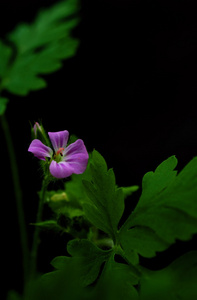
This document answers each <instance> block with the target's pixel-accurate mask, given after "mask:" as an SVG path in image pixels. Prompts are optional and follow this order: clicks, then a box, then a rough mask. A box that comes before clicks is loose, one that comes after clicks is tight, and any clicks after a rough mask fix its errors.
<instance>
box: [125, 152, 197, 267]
mask: <svg viewBox="0 0 197 300" xmlns="http://www.w3.org/2000/svg"><path fill="white" fill-rule="evenodd" d="M176 164H177V159H176V158H175V157H174V156H172V157H170V158H168V159H167V160H165V161H164V162H163V163H161V164H160V165H159V166H158V167H157V169H156V170H155V172H154V173H153V172H148V173H147V174H145V176H144V178H143V182H142V195H141V197H140V199H139V202H138V204H137V206H136V208H135V210H134V212H133V213H132V214H131V215H130V216H129V218H128V220H127V221H126V222H125V224H124V225H123V227H122V228H121V230H120V243H121V245H122V247H123V249H124V251H125V254H126V256H127V257H128V259H130V257H131V256H132V254H133V251H134V252H135V253H139V254H140V255H142V256H144V257H153V256H155V255H156V252H157V251H163V250H165V249H166V248H168V247H169V246H170V245H171V244H173V243H174V242H175V241H176V239H180V240H189V239H190V238H191V237H192V234H194V233H196V232H197V202H196V195H197V158H194V159H193V160H192V161H190V163H189V164H188V165H187V166H186V167H185V168H184V169H183V170H182V171H181V172H180V173H179V174H178V175H177V176H176V173H177V172H176V171H174V168H175V167H176ZM131 262H132V263H134V262H133V261H131Z"/></svg>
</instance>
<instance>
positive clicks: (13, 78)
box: [3, 0, 79, 96]
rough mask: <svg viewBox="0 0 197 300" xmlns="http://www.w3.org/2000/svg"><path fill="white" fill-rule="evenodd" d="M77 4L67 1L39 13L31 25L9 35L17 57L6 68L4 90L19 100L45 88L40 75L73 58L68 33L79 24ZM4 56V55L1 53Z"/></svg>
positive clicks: (72, 43)
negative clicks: (62, 61)
mask: <svg viewBox="0 0 197 300" xmlns="http://www.w3.org/2000/svg"><path fill="white" fill-rule="evenodd" d="M78 9H79V8H78V1H77V0H67V1H63V2H60V3H57V4H55V5H54V6H53V7H52V8H50V9H48V10H46V11H43V12H41V13H40V14H39V15H38V17H37V18H36V20H35V22H34V23H33V24H30V25H28V24H20V25H19V26H17V28H16V29H15V30H14V31H13V32H12V33H11V34H10V35H9V39H10V40H11V41H12V42H13V43H15V45H16V48H17V55H16V58H15V61H14V62H13V64H12V65H11V66H10V67H9V70H8V72H7V77H6V80H4V81H3V88H5V89H7V90H8V91H9V92H12V93H14V94H18V95H21V96H25V95H27V94H28V93H29V92H30V91H31V90H37V89H41V88H44V87H45V86H46V82H45V80H44V79H43V78H42V77H40V76H39V75H41V74H48V73H51V72H54V71H56V70H58V69H59V68H61V66H62V63H61V60H63V59H66V58H69V57H71V56H72V55H74V54H75V52H76V49H77V46H78V41H77V40H76V39H74V38H72V37H71V34H70V32H71V30H72V29H73V28H74V27H75V26H76V24H77V23H78V18H76V17H73V15H74V14H76V13H77V12H78ZM4 52H5V51H4Z"/></svg>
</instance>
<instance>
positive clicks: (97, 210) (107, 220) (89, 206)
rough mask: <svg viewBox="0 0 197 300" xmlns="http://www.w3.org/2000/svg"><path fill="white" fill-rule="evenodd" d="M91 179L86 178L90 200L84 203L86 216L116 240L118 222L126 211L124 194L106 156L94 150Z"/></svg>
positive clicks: (84, 182)
mask: <svg viewBox="0 0 197 300" xmlns="http://www.w3.org/2000/svg"><path fill="white" fill-rule="evenodd" d="M90 174H91V179H90V180H84V181H83V184H84V187H85V191H86V194H87V196H88V198H89V201H88V202H85V203H83V208H84V211H85V215H86V217H87V218H88V219H89V221H90V222H91V223H92V224H93V225H95V226H96V227H97V228H99V229H101V230H102V231H104V232H106V233H107V234H109V236H110V237H111V238H112V239H113V240H114V241H116V236H117V231H118V224H119V221H120V218H121V216H122V214H123V211H124V195H123V191H122V189H121V188H117V186H116V182H115V175H114V172H113V170H112V169H109V170H108V169H107V165H106V162H105V160H104V158H103V157H102V156H101V155H100V154H99V153H98V152H97V151H93V153H92V161H91V164H90Z"/></svg>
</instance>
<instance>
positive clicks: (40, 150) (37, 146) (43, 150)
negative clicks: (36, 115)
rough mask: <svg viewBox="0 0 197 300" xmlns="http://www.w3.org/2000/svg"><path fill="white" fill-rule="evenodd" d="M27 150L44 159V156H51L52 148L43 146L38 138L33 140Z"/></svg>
mask: <svg viewBox="0 0 197 300" xmlns="http://www.w3.org/2000/svg"><path fill="white" fill-rule="evenodd" d="M28 151H29V152H32V153H33V154H34V156H36V157H37V158H39V159H41V160H46V159H45V158H46V157H52V155H53V150H52V149H51V148H50V147H47V146H45V145H44V144H43V143H42V142H41V141H40V140H37V139H35V140H33V141H32V142H31V144H30V146H29V148H28Z"/></svg>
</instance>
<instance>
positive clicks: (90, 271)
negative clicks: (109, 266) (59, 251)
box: [67, 240, 112, 286]
mask: <svg viewBox="0 0 197 300" xmlns="http://www.w3.org/2000/svg"><path fill="white" fill-rule="evenodd" d="M67 251H68V253H69V254H70V255H72V257H74V258H75V259H77V261H78V263H79V265H81V267H82V278H83V280H82V281H83V285H84V286H88V285H89V284H91V283H93V282H94V281H95V280H96V279H97V277H98V274H99V272H100V268H101V265H102V264H103V263H104V262H106V261H107V260H108V259H109V257H110V256H111V254H112V251H111V250H108V251H106V250H102V249H100V248H98V247H97V246H96V245H95V244H93V243H92V242H90V241H88V240H72V241H70V242H69V243H68V244H67Z"/></svg>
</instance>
